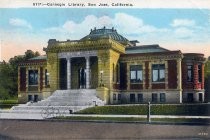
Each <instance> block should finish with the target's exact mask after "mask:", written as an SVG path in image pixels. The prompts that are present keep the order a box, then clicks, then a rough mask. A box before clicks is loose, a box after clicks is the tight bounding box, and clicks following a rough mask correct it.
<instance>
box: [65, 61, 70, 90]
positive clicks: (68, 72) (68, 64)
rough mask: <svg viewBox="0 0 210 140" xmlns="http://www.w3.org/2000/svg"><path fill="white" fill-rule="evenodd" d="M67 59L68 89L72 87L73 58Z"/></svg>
mask: <svg viewBox="0 0 210 140" xmlns="http://www.w3.org/2000/svg"><path fill="white" fill-rule="evenodd" d="M66 59H67V89H71V58H66Z"/></svg>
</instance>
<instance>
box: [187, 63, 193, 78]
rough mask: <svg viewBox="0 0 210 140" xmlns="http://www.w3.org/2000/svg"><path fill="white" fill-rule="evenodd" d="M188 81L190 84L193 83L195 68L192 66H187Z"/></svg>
mask: <svg viewBox="0 0 210 140" xmlns="http://www.w3.org/2000/svg"><path fill="white" fill-rule="evenodd" d="M187 81H188V82H192V81H193V66H192V65H188V66H187Z"/></svg>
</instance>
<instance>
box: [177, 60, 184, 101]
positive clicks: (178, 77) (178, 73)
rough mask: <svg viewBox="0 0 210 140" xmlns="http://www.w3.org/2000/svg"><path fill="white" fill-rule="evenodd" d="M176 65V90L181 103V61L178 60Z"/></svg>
mask: <svg viewBox="0 0 210 140" xmlns="http://www.w3.org/2000/svg"><path fill="white" fill-rule="evenodd" d="M176 63H177V89H178V90H179V93H180V94H179V103H182V100H183V99H182V96H183V95H182V60H181V59H180V58H179V59H177V61H176Z"/></svg>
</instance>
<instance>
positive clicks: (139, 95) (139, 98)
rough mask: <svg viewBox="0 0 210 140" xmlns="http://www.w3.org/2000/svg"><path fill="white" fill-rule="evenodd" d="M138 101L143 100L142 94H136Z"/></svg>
mask: <svg viewBox="0 0 210 140" xmlns="http://www.w3.org/2000/svg"><path fill="white" fill-rule="evenodd" d="M138 102H139V103H141V102H143V94H138Z"/></svg>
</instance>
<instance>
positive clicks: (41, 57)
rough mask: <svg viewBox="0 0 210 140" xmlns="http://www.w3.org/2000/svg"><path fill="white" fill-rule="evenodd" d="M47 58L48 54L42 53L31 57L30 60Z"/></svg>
mask: <svg viewBox="0 0 210 140" xmlns="http://www.w3.org/2000/svg"><path fill="white" fill-rule="evenodd" d="M46 59H47V56H46V55H40V56H36V57H33V58H30V59H28V60H46Z"/></svg>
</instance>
